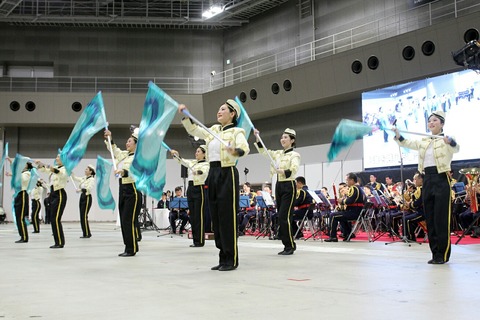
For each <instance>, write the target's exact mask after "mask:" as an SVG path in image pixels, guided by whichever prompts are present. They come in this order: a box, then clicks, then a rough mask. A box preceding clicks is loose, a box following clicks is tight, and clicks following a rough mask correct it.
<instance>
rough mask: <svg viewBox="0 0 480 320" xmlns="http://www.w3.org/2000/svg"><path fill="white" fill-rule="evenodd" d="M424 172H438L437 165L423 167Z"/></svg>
mask: <svg viewBox="0 0 480 320" xmlns="http://www.w3.org/2000/svg"><path fill="white" fill-rule="evenodd" d="M423 170H424V171H425V174H438V170H437V167H426V168H424V169H423Z"/></svg>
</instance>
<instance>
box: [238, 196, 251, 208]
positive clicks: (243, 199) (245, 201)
mask: <svg viewBox="0 0 480 320" xmlns="http://www.w3.org/2000/svg"><path fill="white" fill-rule="evenodd" d="M239 207H240V208H249V207H250V198H249V197H248V196H240V201H239Z"/></svg>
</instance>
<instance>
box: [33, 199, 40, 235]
mask: <svg viewBox="0 0 480 320" xmlns="http://www.w3.org/2000/svg"><path fill="white" fill-rule="evenodd" d="M40 209H42V205H41V204H40V200H35V199H32V224H33V231H34V232H40V219H39V218H38V215H39V214H40Z"/></svg>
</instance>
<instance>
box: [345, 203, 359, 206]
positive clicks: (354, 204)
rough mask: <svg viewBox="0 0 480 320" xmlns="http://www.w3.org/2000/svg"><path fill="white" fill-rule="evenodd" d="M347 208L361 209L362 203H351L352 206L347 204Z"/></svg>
mask: <svg viewBox="0 0 480 320" xmlns="http://www.w3.org/2000/svg"><path fill="white" fill-rule="evenodd" d="M347 207H363V203H352V204H347Z"/></svg>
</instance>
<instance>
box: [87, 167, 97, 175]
mask: <svg viewBox="0 0 480 320" xmlns="http://www.w3.org/2000/svg"><path fill="white" fill-rule="evenodd" d="M87 168H88V169H89V170H90V172H91V173H92V176H95V170H93V169H92V168H90V167H87Z"/></svg>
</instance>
